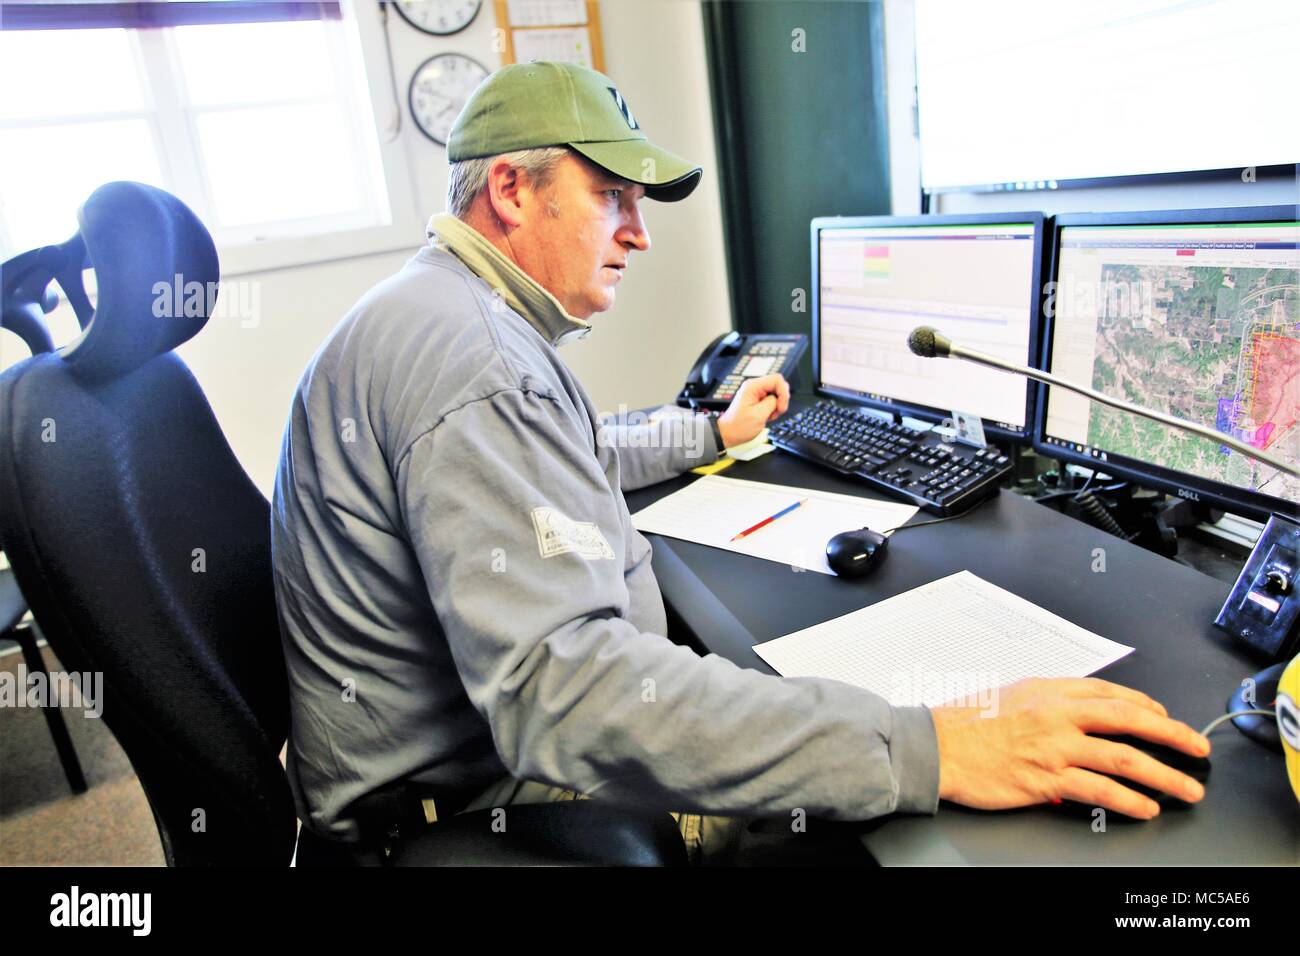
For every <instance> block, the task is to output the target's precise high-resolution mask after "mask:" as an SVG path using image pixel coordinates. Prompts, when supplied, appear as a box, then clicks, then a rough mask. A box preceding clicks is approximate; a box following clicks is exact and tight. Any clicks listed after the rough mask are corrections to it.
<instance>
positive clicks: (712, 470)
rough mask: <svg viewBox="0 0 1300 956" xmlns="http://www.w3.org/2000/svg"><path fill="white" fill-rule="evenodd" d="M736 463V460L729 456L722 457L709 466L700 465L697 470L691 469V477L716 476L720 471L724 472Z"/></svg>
mask: <svg viewBox="0 0 1300 956" xmlns="http://www.w3.org/2000/svg"><path fill="white" fill-rule="evenodd" d="M735 463H736V459H734V458H732V457H731V456H730V455H723V456H722V457H721V458H719V459H718V460H717V461H715V462H714V463H713V464H711V465H700V467H699V468H692V469H691V474H692V475H716V474H717V473H718V472H720V471H726V470H727V469H728V468H730V467H731V466H732V465H734V464H735Z"/></svg>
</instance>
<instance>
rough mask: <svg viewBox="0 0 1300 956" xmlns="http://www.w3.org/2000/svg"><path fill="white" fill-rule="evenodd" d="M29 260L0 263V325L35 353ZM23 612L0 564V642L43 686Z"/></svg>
mask: <svg viewBox="0 0 1300 956" xmlns="http://www.w3.org/2000/svg"><path fill="white" fill-rule="evenodd" d="M35 265H36V261H35V258H34V257H33V256H31V255H30V254H26V255H24V256H18V257H16V258H14V259H12V260H10V261H9V262H5V263H3V264H0V329H8V330H9V331H11V332H13V333H14V334H15V335H16V336H17V337H18V338H20V339H22V341H23V344H25V345H26V346H27V349H28V351H30V352H31V354H33V355H39V354H41V353H43V352H50V351H53V349H54V342H53V340H52V339H51V338H50V333H49V329H48V328H47V327H46V325H45V322H44V320H43V319H42V318H41V313H42V312H48V311H49V310H50V309H52V308H53V307H54V305H55V302H54V299H53V297H47V296H45V294H44V292H43V291H41V292H37V293H31V292H30V291H29V290H28V289H27V288H26V287H25V280H26V279H28V278H29V277H30V274H31V272H32V267H33V266H35ZM26 616H27V601H26V600H25V599H24V598H23V594H22V591H20V590H19V589H18V581H17V579H16V578H15V577H14V573H13V571H12V570H10V569H9V568H4V569H0V643H5V642H8V641H13V642H14V643H15V644H17V645H18V648H19V650H20V651H21V652H22V655H23V663H25V664H26V665H27V670H28V672H29V673H40V674H43V675H44V676H45V686H46V687H50V686H52V684H51V682H50V673H49V671H48V670H47V669H46V667H45V660H44V658H43V657H42V656H41V651H40V647H39V646H38V645H37V632H36V629H35V627H34V626H31V625H26V624H23V619H24V618H25V617H26ZM41 712H42V714H43V715H44V717H45V723H46V726H47V727H48V728H49V731H50V737H51V738H52V739H53V741H54V749H55V751H56V752H57V753H58V755H59V763H60V764H61V765H62V767H63V775H64V776H65V777H66V778H67V780H68V786H69V787H71V788H72V792H73V793H85V792H86V776H85V774H84V773H83V772H82V770H81V761H80V760H78V759H77V751H76V748H75V747H73V745H72V737H71V736H69V734H68V728H67V725H66V724H65V723H64V722H63V715H62V713H60V711H59V708H58V707H57V706H55V705H54V702H53V701H50V700H48V699H47V700H46V702H45V705H44V706H43V707H42V708H41Z"/></svg>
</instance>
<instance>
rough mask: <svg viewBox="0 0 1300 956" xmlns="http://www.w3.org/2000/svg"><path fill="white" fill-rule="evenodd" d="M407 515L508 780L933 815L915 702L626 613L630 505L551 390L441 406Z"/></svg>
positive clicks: (738, 803) (767, 807)
mask: <svg viewBox="0 0 1300 956" xmlns="http://www.w3.org/2000/svg"><path fill="white" fill-rule="evenodd" d="M394 477H395V479H396V482H397V490H398V494H399V498H400V501H401V504H402V513H403V515H402V516H403V520H404V521H405V523H406V526H407V531H408V533H409V537H410V541H411V543H412V546H413V548H414V550H415V553H416V556H417V558H418V560H419V563H420V566H421V569H422V571H423V575H424V579H425V582H426V584H427V586H428V589H429V593H430V596H431V599H432V602H433V606H434V609H435V611H436V613H437V615H438V620H439V622H440V623H441V625H442V627H443V629H444V631H445V632H446V637H447V641H448V643H449V646H450V651H451V655H452V657H453V659H454V661H455V665H456V667H457V669H458V671H459V674H460V677H461V679H462V681H463V683H464V686H465V689H466V692H467V694H468V696H469V699H470V701H471V702H472V703H473V705H474V707H475V708H476V709H477V710H478V711H479V713H480V714H482V715H483V717H484V718H485V719H486V720H487V722H488V724H489V726H490V728H491V732H492V737H493V740H494V743H495V746H496V749H497V751H498V753H499V754H500V757H501V760H502V762H503V763H504V764H505V766H506V768H507V769H508V770H509V771H510V773H511V774H513V775H514V776H516V777H519V778H524V779H532V780H537V781H541V782H544V783H548V784H551V785H554V786H562V787H566V788H570V789H574V790H577V791H579V792H584V793H588V794H592V795H601V796H606V797H609V798H612V799H618V800H621V801H622V802H626V803H633V804H640V805H650V806H657V807H664V808H670V809H674V810H683V811H694V812H704V813H722V814H740V815H748V814H775V813H785V812H789V811H791V810H792V809H794V808H802V809H804V810H805V811H806V812H808V813H810V814H813V815H818V816H823V817H827V818H832V819H841V820H860V819H867V818H870V817H873V816H877V815H879V814H884V813H889V812H892V811H895V810H902V811H912V812H933V811H934V809H935V807H936V805H937V799H938V796H937V795H938V775H939V773H938V750H937V745H936V740H935V733H934V725H933V722H932V720H931V718H930V714H929V711H928V710H926V709H924V708H905V707H891V706H890V705H889V704H888V703H887V702H886V701H884V700H883V699H881V698H880V697H877V696H875V695H874V694H870V693H868V692H866V691H863V690H860V689H857V688H854V687H851V686H849V685H847V684H842V683H839V682H835V681H824V680H815V679H785V678H780V677H775V676H772V675H765V674H761V673H759V672H757V671H751V670H745V669H742V668H739V667H737V666H735V665H734V664H732V663H730V662H729V661H727V660H724V659H722V658H719V657H717V656H715V655H709V656H708V657H704V658H701V657H699V656H697V655H696V654H695V653H694V652H692V651H691V650H689V649H687V648H685V647H680V646H678V645H675V644H673V643H672V642H670V641H669V640H668V639H667V638H666V637H664V636H662V635H658V634H649V633H641V632H639V631H638V630H637V629H636V628H635V627H634V626H633V625H632V624H631V623H630V622H629V621H628V610H629V594H628V588H627V585H626V583H625V580H624V572H625V561H626V550H625V549H626V546H627V545H626V540H625V535H630V534H631V526H630V523H628V522H627V521H626V520H625V519H626V508H625V507H624V506H623V505H622V502H621V499H620V496H619V495H618V494H616V493H615V492H614V491H613V490H612V489H611V488H610V485H609V483H608V480H607V478H606V475H605V472H604V470H603V469H602V468H601V466H600V463H599V461H598V459H597V457H596V455H595V452H594V450H593V436H592V432H591V430H590V428H589V427H588V428H586V429H585V431H584V429H583V428H580V427H579V423H577V422H574V421H573V420H571V419H570V418H569V417H568V415H567V414H566V413H565V412H564V411H563V410H562V409H561V408H560V407H559V405H558V403H556V402H555V401H552V400H548V399H547V398H544V397H541V396H538V395H536V394H535V393H532V392H525V391H520V390H518V389H513V388H512V389H506V390H503V391H499V392H497V393H495V394H493V395H491V396H489V397H487V398H483V399H479V400H477V401H474V402H471V403H469V404H467V405H465V406H462V407H461V408H459V409H457V410H455V411H453V412H451V413H450V414H448V415H447V416H446V417H445V418H444V419H443V420H442V421H441V422H440V423H439V424H438V425H437V426H436V427H434V428H432V429H431V430H429V431H427V432H425V433H424V434H423V435H421V436H420V437H419V438H417V439H415V440H414V441H413V442H412V443H411V444H410V446H409V448H408V449H407V450H406V451H405V452H404V453H403V454H402V455H401V457H400V459H399V460H398V462H397V464H396V466H395V475H394Z"/></svg>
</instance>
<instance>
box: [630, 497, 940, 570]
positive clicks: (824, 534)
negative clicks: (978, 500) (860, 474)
mask: <svg viewBox="0 0 1300 956" xmlns="http://www.w3.org/2000/svg"><path fill="white" fill-rule="evenodd" d="M803 499H807V501H806V502H805V503H804V504H803V505H801V506H800V507H798V508H796V509H795V510H794V511H792V512H790V513H789V514H788V515H785V516H784V517H782V518H778V519H777V520H776V521H773V522H772V523H771V524H770V525H768V526H767V527H765V528H761V529H759V530H758V531H755V532H754V533H753V534H751V535H749V536H748V537H746V538H741V539H740V540H739V541H732V540H731V538H733V537H735V536H736V535H737V534H739V533H740V532H742V531H744V530H745V529H746V528H750V527H753V526H754V525H756V524H758V522H760V521H762V520H763V519H764V518H766V517H768V516H770V515H774V514H776V513H777V512H778V511H780V510H781V509H782V508H785V507H786V506H788V505H791V504H793V503H794V502H796V501H801V500H803ZM916 510H917V509H916V508H915V507H913V506H912V505H900V504H897V503H895V502H892V501H872V500H870V499H868V498H858V497H856V496H854V495H838V494H834V493H832V492H829V491H814V490H812V489H811V488H796V487H791V486H790V485H769V484H767V483H766V482H762V481H745V480H743V479H740V478H724V477H722V476H720V475H706V476H705V477H703V478H701V479H699V480H698V481H696V482H694V483H693V484H691V485H689V486H688V487H686V488H683V489H682V490H681V491H677V492H674V493H673V494H671V495H668V496H667V497H666V498H660V499H659V500H658V501H656V502H655V503H654V504H652V505H650V506H648V507H646V508H642V509H641V510H640V511H638V512H637V513H636V514H634V515H633V516H632V525H633V527H635V528H636V529H637V530H638V531H640V532H641V533H642V534H662V535H666V536H668V537H670V538H681V539H682V540H684V541H694V542H696V543H697V544H707V545H709V546H710V547H714V548H722V549H723V550H726V551H734V552H736V553H737V554H748V555H750V556H751V557H755V558H763V559H765V560H767V561H777V562H779V563H781V564H788V565H790V566H791V567H797V568H803V569H805V570H808V571H820V572H822V573H823V574H834V573H835V572H834V571H832V570H831V568H830V565H828V564H827V563H826V542H828V541H830V539H831V538H833V537H835V536H836V535H837V534H839V533H840V532H841V531H851V530H854V529H855V528H871V529H872V530H873V531H880V532H885V531H889V530H891V529H893V528H897V527H898V526H899V525H901V524H903V523H904V522H905V521H907V519H908V518H910V517H912V515H914V514H916Z"/></svg>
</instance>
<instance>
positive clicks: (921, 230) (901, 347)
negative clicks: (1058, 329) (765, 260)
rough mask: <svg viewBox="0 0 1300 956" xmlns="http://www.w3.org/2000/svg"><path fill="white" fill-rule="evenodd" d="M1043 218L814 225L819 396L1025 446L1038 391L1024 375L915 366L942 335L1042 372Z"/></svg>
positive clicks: (881, 219)
mask: <svg viewBox="0 0 1300 956" xmlns="http://www.w3.org/2000/svg"><path fill="white" fill-rule="evenodd" d="M1043 223H1044V219H1043V216H1042V214H1041V213H1036V212H1035V213H998V214H992V215H980V216H924V217H908V218H904V217H896V216H875V217H868V218H840V217H826V218H818V219H814V220H813V221H812V270H813V272H812V275H813V322H812V325H813V364H814V369H815V376H816V386H817V391H818V393H819V394H824V395H833V396H836V397H840V398H845V399H848V400H850V401H856V402H861V403H863V404H866V405H869V406H872V407H875V408H881V409H884V410H887V411H893V412H899V413H902V414H905V415H910V416H913V417H917V418H921V419H923V420H928V421H941V420H943V419H945V418H948V417H950V416H951V414H952V412H953V411H962V412H970V413H972V414H976V415H979V416H980V418H982V419H983V420H984V428H985V431H986V432H990V433H991V434H992V435H993V436H996V437H999V438H1003V439H1013V440H1018V441H1024V440H1026V439H1027V437H1028V435H1029V432H1030V427H1031V423H1032V421H1033V405H1032V402H1033V398H1034V395H1035V390H1034V388H1033V387H1032V386H1031V383H1029V382H1028V381H1026V380H1025V379H1024V378H1022V377H1020V376H1018V375H1012V374H1009V373H1007V372H1000V371H997V370H995V369H991V368H986V367H983V366H979V365H974V364H971V363H967V362H961V361H957V360H948V359H925V358H920V357H918V356H916V355H913V354H912V352H911V351H910V350H909V349H908V347H907V337H908V334H909V333H910V332H911V331H912V329H914V328H916V327H917V326H920V325H928V326H933V327H934V328H935V329H937V330H938V331H940V332H942V333H943V334H944V335H946V336H948V337H949V338H950V339H952V340H953V341H954V342H957V343H960V344H962V345H965V346H967V347H969V348H973V349H976V350H978V351H981V352H988V353H991V354H993V355H996V356H999V357H1000V358H1004V359H1007V360H1009V361H1012V362H1016V363H1018V364H1022V365H1035V364H1036V363H1035V359H1036V357H1037V354H1038V324H1039V315H1040V311H1041V310H1040V304H1041V301H1042V293H1041V290H1042V280H1043V275H1042V268H1043V254H1042V252H1043V233H1044V227H1043Z"/></svg>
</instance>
